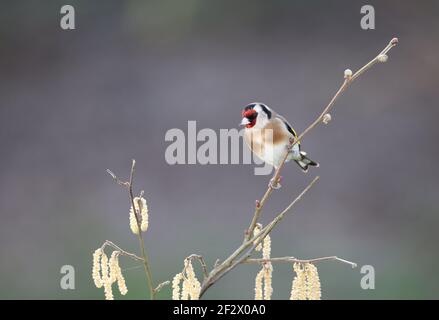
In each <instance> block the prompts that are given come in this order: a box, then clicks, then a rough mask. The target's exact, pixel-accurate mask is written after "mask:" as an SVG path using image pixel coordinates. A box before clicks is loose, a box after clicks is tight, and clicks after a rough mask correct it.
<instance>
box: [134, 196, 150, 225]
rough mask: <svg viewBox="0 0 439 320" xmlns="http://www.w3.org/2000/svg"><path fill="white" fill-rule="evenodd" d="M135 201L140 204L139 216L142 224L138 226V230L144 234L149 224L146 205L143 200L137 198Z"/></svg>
mask: <svg viewBox="0 0 439 320" xmlns="http://www.w3.org/2000/svg"><path fill="white" fill-rule="evenodd" d="M137 201H138V203H139V202H140V204H141V208H140V215H141V217H142V223H141V224H140V230H142V232H146V230H148V224H149V214H148V205H147V203H146V200H145V199H144V198H139V199H138V200H137Z"/></svg>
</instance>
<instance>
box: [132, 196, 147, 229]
mask: <svg viewBox="0 0 439 320" xmlns="http://www.w3.org/2000/svg"><path fill="white" fill-rule="evenodd" d="M133 202H134V208H133V206H132V205H131V207H130V229H131V231H132V232H133V233H134V234H139V225H138V224H137V220H136V212H138V213H140V215H138V216H137V217H138V218H139V224H140V230H142V231H143V232H145V231H146V230H148V225H149V214H148V204H147V203H146V200H145V198H143V197H135V198H134V199H133ZM134 209H135V210H134Z"/></svg>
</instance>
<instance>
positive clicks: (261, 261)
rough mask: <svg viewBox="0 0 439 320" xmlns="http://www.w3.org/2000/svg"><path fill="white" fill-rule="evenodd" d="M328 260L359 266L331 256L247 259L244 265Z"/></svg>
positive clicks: (354, 266)
mask: <svg viewBox="0 0 439 320" xmlns="http://www.w3.org/2000/svg"><path fill="white" fill-rule="evenodd" d="M328 260H333V261H334V260H335V261H338V262H341V263H345V264H348V265H350V266H351V267H352V268H356V267H357V264H356V263H355V262H351V261H348V260H345V259H341V258H339V257H337V256H329V257H321V258H314V259H297V258H295V257H278V258H271V259H246V260H244V261H243V262H242V263H258V264H264V263H267V262H272V263H275V262H286V263H318V262H322V261H328Z"/></svg>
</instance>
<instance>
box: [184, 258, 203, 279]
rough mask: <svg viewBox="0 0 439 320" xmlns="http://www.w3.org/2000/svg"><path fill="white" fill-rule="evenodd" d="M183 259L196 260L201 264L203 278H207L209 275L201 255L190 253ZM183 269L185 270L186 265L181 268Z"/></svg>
mask: <svg viewBox="0 0 439 320" xmlns="http://www.w3.org/2000/svg"><path fill="white" fill-rule="evenodd" d="M185 260H197V261H198V262H199V263H200V265H201V269H202V270H203V276H204V278H207V276H208V275H209V272H208V271H207V265H206V261H205V260H204V258H203V256H201V255H198V254H191V255H190V256H189V257H187V258H186V259H185ZM183 271H186V267H185V268H184V269H183ZM183 273H184V272H183Z"/></svg>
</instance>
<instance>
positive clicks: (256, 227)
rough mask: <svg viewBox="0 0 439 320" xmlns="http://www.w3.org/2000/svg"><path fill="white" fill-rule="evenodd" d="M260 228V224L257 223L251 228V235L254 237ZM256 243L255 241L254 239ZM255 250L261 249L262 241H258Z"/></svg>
mask: <svg viewBox="0 0 439 320" xmlns="http://www.w3.org/2000/svg"><path fill="white" fill-rule="evenodd" d="M261 230H262V224H260V223H257V224H256V226H255V228H254V229H253V237H256V236H257V235H258V234H259V233H260V232H261ZM255 243H256V241H255ZM255 250H256V251H261V250H262V242H260V243H259V244H258V245H257V246H256V249H255Z"/></svg>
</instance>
